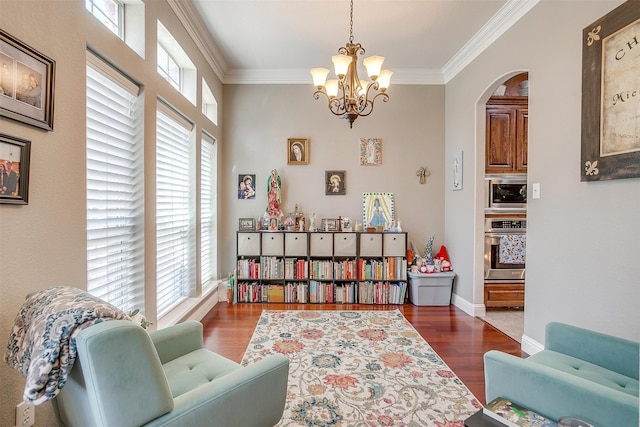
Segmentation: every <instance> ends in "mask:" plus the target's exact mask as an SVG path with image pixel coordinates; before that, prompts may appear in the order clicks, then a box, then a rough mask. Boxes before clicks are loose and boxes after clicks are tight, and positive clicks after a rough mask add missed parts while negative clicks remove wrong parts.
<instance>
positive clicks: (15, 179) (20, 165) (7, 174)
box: [0, 134, 31, 205]
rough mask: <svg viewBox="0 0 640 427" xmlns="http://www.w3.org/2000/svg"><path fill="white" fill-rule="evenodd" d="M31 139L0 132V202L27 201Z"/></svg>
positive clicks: (26, 202) (15, 203)
mask: <svg viewBox="0 0 640 427" xmlns="http://www.w3.org/2000/svg"><path fill="white" fill-rule="evenodd" d="M30 157H31V141H27V140H26V139H20V138H15V137H13V136H9V135H4V134H0V203H5V204H12V205H26V204H28V202H29V160H30Z"/></svg>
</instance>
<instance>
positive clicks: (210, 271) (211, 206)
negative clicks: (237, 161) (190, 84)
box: [200, 134, 217, 290]
mask: <svg viewBox="0 0 640 427" xmlns="http://www.w3.org/2000/svg"><path fill="white" fill-rule="evenodd" d="M216 170H217V153H216V145H215V140H214V139H213V137H211V136H209V135H207V134H203V135H202V148H201V152H200V242H201V243H200V252H201V255H200V262H201V264H200V275H201V281H202V287H203V289H205V290H206V289H207V288H208V287H209V286H210V285H212V284H213V281H214V279H215V276H216V274H217V262H216V261H217V252H216V241H217V224H216V218H217V217H216V212H217V205H216V194H217V190H216Z"/></svg>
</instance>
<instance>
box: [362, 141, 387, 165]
mask: <svg viewBox="0 0 640 427" xmlns="http://www.w3.org/2000/svg"><path fill="white" fill-rule="evenodd" d="M360 164H361V165H368V166H379V165H381V164H382V138H360Z"/></svg>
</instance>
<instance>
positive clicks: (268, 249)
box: [262, 233, 284, 256]
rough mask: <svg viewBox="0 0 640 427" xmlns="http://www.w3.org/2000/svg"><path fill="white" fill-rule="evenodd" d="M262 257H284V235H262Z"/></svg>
mask: <svg viewBox="0 0 640 427" xmlns="http://www.w3.org/2000/svg"><path fill="white" fill-rule="evenodd" d="M262 255H267V256H269V255H270V256H282V255H284V233H262Z"/></svg>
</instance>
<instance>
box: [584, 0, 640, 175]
mask: <svg viewBox="0 0 640 427" xmlns="http://www.w3.org/2000/svg"><path fill="white" fill-rule="evenodd" d="M638 40H640V7H638V1H637V0H628V1H627V2H625V3H623V4H622V5H620V6H619V7H617V8H616V9H614V10H612V11H611V12H609V13H608V14H606V15H605V16H603V17H602V18H600V19H598V20H597V21H595V22H594V23H592V24H591V25H589V26H587V27H586V28H585V29H584V30H583V39H582V43H583V44H582V150H581V162H580V169H581V174H580V180H581V181H600V180H607V179H622V178H636V177H640V114H638V112H639V111H640V96H638V91H639V89H640V88H639V87H638V74H639V72H640V69H639V67H638V63H639V58H640V47H639V45H638Z"/></svg>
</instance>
